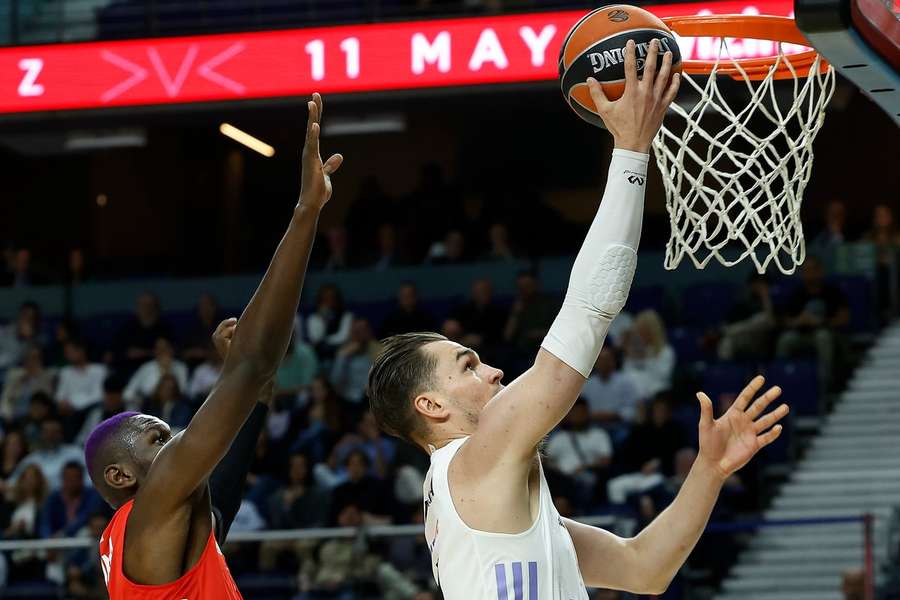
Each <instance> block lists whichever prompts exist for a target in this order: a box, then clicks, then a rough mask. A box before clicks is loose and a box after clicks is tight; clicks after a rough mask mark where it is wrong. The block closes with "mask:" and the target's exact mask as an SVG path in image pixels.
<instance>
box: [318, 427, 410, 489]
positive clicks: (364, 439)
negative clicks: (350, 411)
mask: <svg viewBox="0 0 900 600" xmlns="http://www.w3.org/2000/svg"><path fill="white" fill-rule="evenodd" d="M356 451H361V452H363V453H365V455H366V457H367V458H368V461H369V465H370V467H371V469H370V474H371V475H372V476H373V477H377V478H378V479H385V478H386V477H387V475H388V471H389V468H390V465H391V464H392V463H393V461H394V455H395V454H396V451H397V444H396V442H395V441H394V440H393V439H391V438H390V437H388V436H386V435H383V434H382V433H381V430H380V429H378V424H377V423H376V422H375V417H374V415H372V413H371V412H370V411H366V412H365V413H363V415H362V417H361V418H360V419H358V420H357V421H356V430H355V431H354V432H353V433H347V434H346V435H344V436H343V437H341V440H340V441H339V442H338V443H337V444H336V445H335V446H334V448H333V449H332V451H331V455H330V456H329V458H328V461H326V462H324V463H320V464H318V465H316V469H315V473H316V479H317V480H318V481H319V482H320V483H321V484H322V485H325V486H327V487H329V488H333V487H335V486H337V485H340V484H341V483H343V482H345V481H346V480H347V476H348V475H347V471H346V469H345V468H344V467H345V466H346V462H347V457H348V456H349V455H350V454H352V453H353V452H356Z"/></svg>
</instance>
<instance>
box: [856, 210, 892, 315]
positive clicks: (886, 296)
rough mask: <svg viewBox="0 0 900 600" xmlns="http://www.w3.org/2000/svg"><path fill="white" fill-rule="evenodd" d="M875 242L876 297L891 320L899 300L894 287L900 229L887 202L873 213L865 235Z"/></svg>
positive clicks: (882, 310) (866, 238)
mask: <svg viewBox="0 0 900 600" xmlns="http://www.w3.org/2000/svg"><path fill="white" fill-rule="evenodd" d="M863 239H865V240H866V241H868V242H871V243H873V244H875V247H876V251H877V253H878V259H877V260H878V263H877V267H876V268H877V271H876V276H875V284H876V288H877V289H876V297H877V301H878V307H879V311H880V312H881V314H882V318H883V319H884V320H889V319H890V315H891V307H892V304H893V302H895V301H896V300H897V292H896V290H895V288H894V286H895V285H896V281H897V279H898V276H900V275H898V272H897V271H898V269H900V257H898V252H900V229H898V227H897V222H896V221H895V220H894V211H893V210H892V209H891V207H890V206H889V205H887V204H879V205H878V206H876V207H875V210H874V212H873V213H872V228H871V229H869V231H867V232H866V233H865V235H864V236H863Z"/></svg>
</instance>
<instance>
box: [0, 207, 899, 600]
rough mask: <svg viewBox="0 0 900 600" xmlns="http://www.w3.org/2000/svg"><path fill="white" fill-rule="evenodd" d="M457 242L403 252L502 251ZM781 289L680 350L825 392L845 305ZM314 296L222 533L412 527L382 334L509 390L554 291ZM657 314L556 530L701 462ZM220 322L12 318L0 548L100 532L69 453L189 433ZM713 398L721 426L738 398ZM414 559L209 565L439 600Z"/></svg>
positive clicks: (390, 250)
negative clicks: (154, 422) (110, 330)
mask: <svg viewBox="0 0 900 600" xmlns="http://www.w3.org/2000/svg"><path fill="white" fill-rule="evenodd" d="M841 214H843V211H842V209H839V208H837V205H835V204H832V205H831V206H829V208H828V217H829V218H828V222H827V227H826V229H825V230H824V231H823V232H822V233H821V234H820V235H818V236H817V237H815V238H814V240H813V241H812V244H811V245H812V247H813V248H818V250H819V252H820V253H825V252H827V251H828V248H829V247H830V246H831V245H833V244H834V243H835V240H841V239H843V237H842V236H843V233H842V229H841V222H840V218H841V217H840V215H841ZM890 219H891V215H890V212H889V210H887V209H886V208H881V207H880V208H879V209H877V211H876V228H875V229H874V230H873V232H871V233H870V234H867V235H868V237H870V238H871V239H872V241H874V242H876V243H877V244H881V245H880V246H879V248H887V247H889V245H890V244H894V243H897V242H898V241H900V240H898V237H897V235H898V234H897V233H896V232H894V231H893V230H892V227H893V225H892V223H891V220H890ZM352 226H354V225H353V223H349V224H348V230H349V229H350V228H351V227H352ZM398 230H401V228H399V227H396V226H395V225H393V224H383V225H381V226H380V228H378V229H377V233H376V234H375V235H374V238H375V240H374V241H375V242H376V243H377V246H378V249H379V252H378V254H377V255H376V260H374V261H373V262H371V263H370V264H369V265H368V268H372V269H384V268H388V267H390V266H393V265H395V264H398V262H397V261H398V258H397V257H399V256H400V255H401V254H405V255H406V256H412V255H413V252H412V249H413V248H415V247H416V246H414V245H409V246H403V245H401V244H399V243H398V234H397V232H398ZM350 237H351V236H348V235H347V230H344V229H343V228H335V229H333V230H330V231H329V232H327V233H326V239H327V244H325V247H326V249H327V252H325V253H323V254H322V255H321V256H319V257H317V259H316V260H317V265H316V266H317V268H319V269H322V270H326V271H328V270H331V271H333V270H338V269H341V268H344V267H348V266H350V265H351V264H353V263H352V262H350V259H349V256H351V255H350V253H349V247H350V245H349V243H348V240H349V239H350ZM472 238H473V235H472V234H471V233H464V230H463V229H461V228H457V227H455V226H453V225H452V224H448V225H447V226H446V228H445V229H444V231H438V232H437V235H435V236H434V237H433V238H432V239H436V240H440V241H438V242H434V243H431V244H422V245H420V246H419V247H420V248H421V249H422V253H421V256H422V258H421V260H423V261H425V262H427V263H428V264H449V263H453V262H457V261H459V260H468V259H470V258H475V257H478V258H485V257H490V258H492V259H496V260H506V259H508V258H510V257H513V256H516V255H517V252H516V251H515V250H514V249H513V244H512V243H511V241H510V237H509V234H508V231H507V230H506V228H505V227H504V226H503V225H501V224H499V223H497V224H494V225H493V226H491V227H490V228H489V229H488V230H487V236H486V238H485V240H484V242H485V243H484V248H483V249H481V250H480V251H479V252H478V253H477V254H476V253H474V252H473V253H471V254H469V253H468V252H469V251H468V250H467V248H468V247H469V243H468V242H469V241H470V240H471V239H472ZM472 245H475V244H472ZM401 248H403V250H402V251H401ZM76 255H77V257H78V258H77V259H75V260H73V261H71V262H72V265H73V266H77V265H81V268H82V269H83V265H84V257H83V255H82V254H81V253H80V252H79V253H76ZM463 257H466V258H463ZM8 259H9V260H8V267H9V271H8V273H7V275H8V276H7V279H6V283H8V284H10V285H13V286H17V287H27V286H28V285H29V284H30V282H31V281H32V279H31V275H30V271H29V259H30V256H29V254H28V252H27V250H24V249H17V250H15V251H13V252H10V253H9V254H8ZM879 264H882V263H879ZM884 264H886V265H890V264H891V263H884ZM73 275H74V271H73ZM73 278H74V277H73ZM790 282H791V283H792V284H793V285H792V286H791V287H789V288H787V289H788V293H781V295H780V296H779V295H778V294H776V293H775V287H776V286H775V284H774V283H773V282H772V281H770V280H769V279H767V278H766V277H764V276H759V275H755V274H754V275H752V276H751V277H750V278H749V279H748V280H747V283H746V286H745V288H744V289H743V290H742V291H741V292H740V293H738V294H736V296H735V298H732V302H731V303H730V309H729V310H728V311H727V312H726V313H725V314H723V315H722V319H721V321H722V322H721V324H720V325H716V324H713V325H710V326H708V327H706V328H705V329H704V330H703V331H701V332H700V333H699V334H698V336H697V337H696V339H692V340H690V343H691V344H694V345H695V346H697V347H699V348H700V349H701V351H705V352H706V353H707V354H706V356H707V357H708V358H709V360H710V361H717V360H720V361H725V362H726V363H728V364H731V363H735V362H737V363H743V364H751V365H753V366H754V367H755V366H758V365H762V364H766V363H767V361H771V360H778V359H785V358H803V357H812V358H816V359H817V364H818V366H819V368H818V370H817V376H818V378H819V383H820V389H822V390H829V389H834V387H835V386H837V385H839V384H840V380H839V379H840V373H841V372H842V365H844V364H845V363H846V361H847V356H846V350H845V346H846V337H847V336H846V332H847V331H848V325H849V323H850V320H851V314H850V306H849V304H848V300H847V297H846V296H845V295H844V293H843V292H842V290H841V288H839V287H837V286H835V285H833V284H832V283H830V281H829V279H827V278H826V276H825V271H824V268H823V262H822V261H821V260H819V259H817V258H815V257H810V258H808V259H807V261H806V263H805V264H804V265H803V267H802V269H801V271H800V273H799V274H798V275H797V276H795V277H794V278H793V279H792V280H790ZM781 283H783V282H781ZM315 294H316V295H315V302H314V305H313V306H312V307H311V309H310V310H304V311H301V313H300V314H298V315H297V318H296V320H295V330H294V336H293V339H292V341H291V345H290V348H289V350H288V353H287V355H286V357H285V359H284V362H283V364H282V366H281V368H280V369H279V371H278V373H277V376H276V381H275V392H274V395H273V399H272V405H271V410H270V414H269V417H268V421H267V425H266V428H265V431H264V433H263V435H262V436H261V439H260V440H259V444H258V445H257V448H256V454H255V456H254V460H253V464H252V467H251V472H250V475H249V476H248V479H247V482H246V495H245V499H244V502H243V503H242V505H241V509H240V511H239V513H238V516H237V518H236V520H235V524H234V527H233V531H242V530H243V531H247V530H261V529H293V528H307V527H327V526H355V525H360V524H386V523H398V524H402V523H421V520H422V514H421V513H422V511H421V502H422V482H423V478H424V474H425V472H426V470H427V468H428V459H427V456H425V455H424V454H423V453H421V452H420V451H419V450H418V449H414V448H411V447H408V446H406V445H405V444H402V443H400V442H398V441H396V440H394V439H392V438H389V437H387V436H385V435H383V434H382V433H381V432H380V431H379V430H378V429H377V427H376V425H375V421H374V418H373V417H372V415H371V414H370V413H369V411H368V405H367V400H366V395H365V385H366V379H367V374H368V370H369V367H370V365H371V364H372V362H373V359H374V357H375V356H376V355H377V353H378V352H379V349H380V344H379V341H378V340H379V339H381V338H383V337H385V336H388V335H392V334H396V333H401V332H407V331H418V330H437V331H441V332H442V333H444V335H446V336H447V337H448V338H450V339H452V340H455V341H458V342H460V343H462V344H465V345H467V346H470V347H472V348H474V349H475V350H476V351H478V352H479V353H480V354H481V356H482V359H483V360H484V361H485V362H488V363H489V364H494V365H497V366H500V367H501V368H503V369H504V371H505V372H506V373H507V377H508V379H511V378H512V377H514V376H515V375H516V374H518V373H521V372H522V371H523V370H524V369H525V368H527V366H528V363H529V361H530V360H531V359H532V358H533V356H534V352H535V350H536V348H537V347H538V346H539V345H540V342H541V340H542V338H543V336H544V335H545V333H546V331H547V330H548V328H549V326H550V325H551V323H552V321H553V318H554V316H555V313H556V310H557V306H558V304H559V297H558V296H555V295H551V294H547V293H546V292H545V291H544V290H542V286H541V283H540V280H539V278H538V274H537V273H536V272H534V271H530V270H523V271H521V272H519V273H518V275H517V276H516V294H515V297H513V298H498V297H497V296H496V295H495V293H494V291H493V287H492V282H491V281H490V280H488V279H477V280H475V281H473V282H472V285H471V292H470V294H469V297H468V298H465V299H461V300H459V301H457V302H455V303H454V304H453V305H451V306H449V308H445V309H442V310H438V309H436V308H435V307H434V306H432V305H430V304H429V303H427V302H422V301H420V299H419V296H418V293H417V288H416V285H415V284H414V283H413V282H408V283H404V284H403V285H401V286H400V287H399V289H398V290H397V294H396V303H395V306H394V307H393V309H392V310H391V311H389V312H388V313H387V314H386V315H383V316H382V317H379V318H377V319H375V318H372V317H370V316H369V315H368V314H367V313H366V311H365V310H364V309H358V307H355V306H348V305H347V304H346V303H345V302H344V300H343V297H342V293H341V289H340V288H339V287H338V286H336V285H333V284H326V285H323V286H322V287H321V288H320V289H318V290H316V291H315ZM707 308H709V307H707ZM661 313H662V314H661ZM665 313H666V311H665V310H663V309H662V308H660V309H658V310H657V309H654V308H645V309H638V310H634V312H633V313H631V312H628V311H626V312H623V313H622V315H621V316H620V317H619V318H618V319H617V320H616V322H615V323H614V326H613V328H612V330H611V332H610V336H609V338H608V343H607V344H606V346H605V347H604V349H603V351H602V352H601V354H600V356H599V358H598V360H597V363H596V366H595V369H594V371H593V373H592V374H591V376H590V378H589V379H588V381H587V383H586V385H585V387H584V391H583V394H582V397H581V398H580V399H579V400H578V402H577V403H576V404H575V406H574V407H573V409H572V411H571V412H570V414H569V415H568V416H567V417H566V419H565V421H564V422H563V423H562V424H561V426H560V427H559V428H558V429H557V430H556V431H554V432H553V433H552V434H551V435H550V436H549V437H548V439H547V441H546V443H545V445H544V448H543V453H544V456H545V464H546V470H547V474H548V479H549V481H550V485H551V489H552V491H553V493H554V496H555V501H556V504H557V507H558V508H559V510H560V512H561V513H562V514H563V515H566V516H577V515H584V514H594V513H598V512H614V513H617V514H627V515H630V516H631V517H633V518H634V520H635V521H636V522H637V523H638V527H642V526H644V525H646V524H647V523H648V522H650V521H651V520H652V519H653V518H654V517H655V516H656V515H657V514H658V513H659V512H660V511H661V510H662V509H664V508H665V507H666V506H667V505H668V504H669V503H670V502H671V501H672V499H673V498H674V496H675V494H677V492H678V489H679V487H680V485H681V484H682V483H683V481H684V478H685V476H686V474H687V472H688V471H689V469H690V467H691V464H692V463H693V460H694V458H695V457H696V452H697V447H696V414H695V409H696V407H695V406H693V404H692V403H691V399H690V398H688V399H687V400H685V399H684V398H681V397H680V396H682V395H683V394H680V393H679V392H680V390H679V379H680V377H681V373H680V372H681V371H685V370H686V369H681V368H680V367H684V366H686V365H688V364H689V362H690V360H691V359H690V358H688V357H687V356H679V354H680V353H683V351H682V350H680V349H679V347H676V345H675V344H673V342H672V341H670V332H671V331H672V325H673V323H671V322H670V323H669V324H668V326H667V324H666V322H665V321H664V317H665ZM232 314H235V312H234V311H225V310H223V309H222V308H221V307H219V306H218V305H217V302H216V299H215V298H214V296H212V295H209V294H205V295H203V296H202V297H200V298H199V299H198V302H197V305H196V310H195V314H194V315H193V318H192V321H191V322H190V323H189V324H186V325H183V326H180V327H179V328H178V329H176V328H175V327H173V326H172V325H171V323H170V321H169V318H168V317H167V314H166V313H165V311H164V307H163V306H162V305H161V301H160V299H159V298H157V297H156V296H155V295H154V294H152V293H145V294H142V295H141V296H140V297H139V298H138V299H137V302H136V304H135V307H134V311H133V315H132V316H131V317H130V319H129V320H128V321H127V322H124V323H123V324H122V325H121V327H120V329H119V331H118V332H117V333H116V335H115V336H114V338H113V340H112V342H111V343H109V344H107V345H105V346H102V347H100V346H97V345H96V344H94V343H92V342H91V340H92V339H93V338H92V335H91V333H92V332H91V331H88V330H83V329H82V326H83V324H81V323H79V322H77V321H75V320H71V319H62V320H58V319H48V318H45V317H44V316H43V315H42V313H41V307H40V306H38V305H36V304H34V303H33V302H25V303H24V304H22V305H21V307H20V309H19V311H18V314H17V316H16V317H15V318H14V319H13V320H12V322H10V323H9V324H7V325H5V326H2V327H0V380H2V395H0V417H2V421H0V425H2V427H0V439H2V446H0V538H3V539H29V538H49V537H69V536H89V537H92V538H97V537H98V535H99V533H100V532H101V531H102V529H103V527H104V525H105V523H106V521H107V519H108V518H109V516H110V513H111V511H110V509H109V507H108V506H106V505H105V504H104V503H103V502H102V500H100V498H99V496H98V495H97V493H96V492H94V491H93V489H92V488H91V486H90V481H89V478H88V477H87V475H86V473H85V469H84V460H83V454H82V444H83V442H84V440H85V438H86V437H87V435H88V433H89V432H90V431H91V429H92V428H93V427H94V426H95V425H96V424H97V423H99V422H100V421H102V420H103V419H105V418H107V417H109V416H112V415H114V414H117V413H119V412H122V411H124V410H140V411H144V412H147V413H149V414H153V415H156V416H159V417H160V418H162V419H164V420H165V421H166V422H168V423H169V424H170V425H171V426H172V428H173V429H174V430H178V429H181V428H183V427H185V426H186V425H187V424H188V422H189V421H190V419H191V417H192V415H193V414H194V412H195V411H196V410H197V408H198V407H199V405H200V404H201V403H202V402H203V400H204V398H205V397H206V395H207V394H208V392H209V390H210V389H211V388H212V386H213V385H214V384H215V382H216V379H217V377H218V373H219V369H220V368H221V364H222V357H221V356H219V355H218V353H217V351H216V349H215V347H214V345H213V344H212V343H211V334H212V332H213V330H214V329H215V327H216V325H217V324H218V323H219V322H220V320H222V319H223V318H225V317H228V316H232ZM235 316H236V314H235ZM665 318H667V319H670V320H671V319H672V317H671V316H669V317H665ZM711 323H712V322H711ZM673 389H674V390H675V392H673ZM716 391H718V392H720V393H718V394H717V395H715V396H714V398H715V400H716V401H717V403H718V410H719V411H723V410H725V409H727V407H728V406H729V405H730V402H731V401H733V399H734V394H733V392H734V391H736V390H735V389H721V390H716ZM711 395H712V394H711ZM788 400H789V401H790V399H788ZM756 485H757V481H756V475H755V473H754V471H753V467H752V466H751V467H750V468H748V469H747V470H746V471H742V472H741V473H739V474H738V475H736V476H734V477H732V478H731V480H729V482H728V484H727V485H726V488H725V492H724V494H723V497H722V501H721V502H720V503H719V505H718V507H717V509H716V513H715V515H714V517H713V518H714V519H729V518H732V517H733V516H734V515H735V514H737V513H740V512H742V511H746V510H752V509H754V508H756V506H757V504H756V503H757V502H758V497H757V493H756V491H757V490H756ZM423 544H424V542H423V540H421V539H419V538H409V539H396V540H390V541H379V540H372V539H366V538H359V539H332V540H327V541H324V542H318V541H310V540H303V541H291V542H268V541H267V542H264V543H261V544H245V545H241V546H239V547H238V546H236V547H234V548H232V547H226V549H225V550H226V553H228V554H229V555H230V563H231V565H232V570H233V571H234V572H235V573H236V574H237V575H238V577H239V578H240V576H241V575H242V574H251V573H257V572H260V571H262V572H265V573H280V574H288V575H287V576H289V577H291V578H292V579H291V581H294V582H295V583H296V586H297V589H298V590H299V593H300V594H301V595H300V596H299V597H300V598H304V599H306V598H310V599H311V598H332V597H335V598H336V597H340V598H353V597H354V596H353V593H358V594H363V595H365V594H369V593H371V594H373V595H375V596H378V597H382V598H396V599H412V598H414V599H416V600H425V599H427V598H431V597H434V596H433V595H432V592H431V583H430V582H431V567H430V563H429V561H428V559H427V551H426V548H424V546H423ZM0 556H2V557H3V558H2V559H0V577H6V578H7V579H8V580H9V581H10V583H16V582H21V581H27V580H31V579H42V578H46V579H47V580H49V581H53V582H56V583H58V584H59V585H62V586H65V587H66V589H67V590H68V594H69V595H70V597H74V598H85V599H86V598H94V597H102V595H100V592H99V590H100V589H101V588H102V576H101V575H100V571H99V568H98V557H97V556H96V552H94V551H93V550H90V551H88V550H78V551H55V552H47V551H40V552H38V551H16V552H11V553H6V554H0ZM695 557H700V558H697V559H696V560H702V561H705V562H704V564H705V565H707V566H709V565H713V566H716V565H719V566H721V567H722V568H724V567H725V566H726V565H727V559H728V552H725V551H723V550H722V547H721V545H720V546H718V550H717V551H715V552H713V551H704V546H703V544H701V546H700V547H699V548H698V551H697V552H695ZM692 560H695V559H692ZM341 594H344V595H341ZM359 597H363V596H359ZM674 597H677V596H674Z"/></svg>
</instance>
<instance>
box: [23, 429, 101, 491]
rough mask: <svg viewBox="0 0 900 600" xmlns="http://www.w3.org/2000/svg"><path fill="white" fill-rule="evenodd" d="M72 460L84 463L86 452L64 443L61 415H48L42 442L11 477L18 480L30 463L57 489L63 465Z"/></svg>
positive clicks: (53, 488) (51, 486)
mask: <svg viewBox="0 0 900 600" xmlns="http://www.w3.org/2000/svg"><path fill="white" fill-rule="evenodd" d="M70 462H76V463H78V464H80V465H83V464H84V454H83V453H82V451H81V448H79V447H78V446H74V445H72V444H66V443H63V424H62V421H61V420H60V419H59V417H48V418H46V419H44V421H43V423H41V441H40V444H39V445H38V447H37V449H36V450H33V451H32V452H31V454H29V455H28V456H26V457H25V458H24V459H23V460H22V462H20V463H19V466H18V468H17V469H16V471H15V472H14V473H13V475H12V478H11V479H12V480H13V481H17V480H18V479H19V477H21V476H22V473H23V472H24V471H25V469H27V468H28V466H29V465H36V466H37V467H39V468H40V470H41V473H42V474H43V475H44V479H46V480H47V484H48V485H49V487H50V489H51V490H55V489H57V488H58V487H59V485H60V483H61V481H62V471H63V467H65V465H67V464H68V463H70ZM85 480H87V475H85Z"/></svg>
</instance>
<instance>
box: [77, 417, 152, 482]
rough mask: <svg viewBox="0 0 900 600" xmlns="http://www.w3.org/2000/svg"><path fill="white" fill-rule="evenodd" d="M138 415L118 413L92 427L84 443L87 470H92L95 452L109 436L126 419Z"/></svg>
mask: <svg viewBox="0 0 900 600" xmlns="http://www.w3.org/2000/svg"><path fill="white" fill-rule="evenodd" d="M139 414H141V413H139V412H134V411H128V412H123V413H119V414H117V415H113V416H111V417H110V418H108V419H106V420H105V421H103V422H102V423H100V424H98V425H97V426H96V427H94V430H93V431H92V432H91V435H89V436H88V439H87V441H85V442H84V460H85V463H86V464H87V466H88V470H92V467H93V463H94V457H95V456H96V455H97V451H98V450H99V449H100V447H101V446H102V445H103V444H104V443H105V442H106V440H107V439H109V436H110V435H112V434H113V433H115V432H116V430H118V429H119V426H120V425H121V424H122V422H124V421H125V420H126V419H129V418H131V417H133V416H135V415H139Z"/></svg>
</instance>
